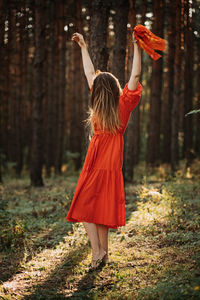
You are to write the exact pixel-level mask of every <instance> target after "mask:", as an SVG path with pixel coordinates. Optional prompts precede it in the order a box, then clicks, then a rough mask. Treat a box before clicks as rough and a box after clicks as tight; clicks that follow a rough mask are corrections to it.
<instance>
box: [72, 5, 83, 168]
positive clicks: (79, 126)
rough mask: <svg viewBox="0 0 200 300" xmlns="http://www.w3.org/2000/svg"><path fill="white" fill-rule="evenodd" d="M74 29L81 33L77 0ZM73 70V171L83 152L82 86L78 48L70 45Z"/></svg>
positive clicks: (74, 44)
mask: <svg viewBox="0 0 200 300" xmlns="http://www.w3.org/2000/svg"><path fill="white" fill-rule="evenodd" d="M74 10H75V15H76V18H75V28H76V31H78V32H80V33H82V15H81V11H82V7H81V1H80V0H78V1H76V3H75V7H74ZM71 59H72V61H73V70H72V74H71V76H72V87H71V93H72V97H71V115H70V117H71V118H70V136H69V147H70V151H71V152H72V153H74V154H75V156H74V165H75V170H79V169H80V167H81V164H82V150H83V138H84V127H83V123H82V121H83V96H82V94H83V89H82V87H83V85H82V79H83V76H82V72H83V67H82V58H81V50H80V47H79V46H78V45H77V44H76V43H73V45H72V57H71Z"/></svg>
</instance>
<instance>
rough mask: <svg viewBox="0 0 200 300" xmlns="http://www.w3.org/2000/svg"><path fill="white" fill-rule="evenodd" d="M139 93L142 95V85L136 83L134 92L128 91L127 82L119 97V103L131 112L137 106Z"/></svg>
mask: <svg viewBox="0 0 200 300" xmlns="http://www.w3.org/2000/svg"><path fill="white" fill-rule="evenodd" d="M141 93H142V85H141V83H140V82H138V86H137V88H136V89H135V90H129V88H128V82H127V83H126V85H125V87H124V89H123V93H122V95H121V101H122V102H123V103H124V105H125V107H126V109H127V110H128V111H130V112H131V111H132V110H134V108H135V107H136V106H137V105H138V103H139V101H140V97H141Z"/></svg>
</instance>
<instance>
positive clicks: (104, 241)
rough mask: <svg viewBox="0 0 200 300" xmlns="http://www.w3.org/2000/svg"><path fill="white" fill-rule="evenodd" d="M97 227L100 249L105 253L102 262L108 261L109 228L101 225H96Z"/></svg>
mask: <svg viewBox="0 0 200 300" xmlns="http://www.w3.org/2000/svg"><path fill="white" fill-rule="evenodd" d="M96 225H97V232H98V236H99V241H100V245H101V247H102V248H103V249H104V250H105V251H106V255H105V256H104V258H103V261H104V262H107V261H108V231H109V228H108V227H107V226H105V225H102V224H96Z"/></svg>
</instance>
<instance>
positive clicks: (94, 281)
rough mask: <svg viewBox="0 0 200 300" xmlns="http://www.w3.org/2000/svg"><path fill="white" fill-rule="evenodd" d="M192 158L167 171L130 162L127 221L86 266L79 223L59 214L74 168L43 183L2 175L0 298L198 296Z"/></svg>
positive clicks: (198, 217)
mask: <svg viewBox="0 0 200 300" xmlns="http://www.w3.org/2000/svg"><path fill="white" fill-rule="evenodd" d="M198 164H199V163H198V162H195V163H194V165H192V166H191V167H190V170H188V169H187V168H184V163H183V165H182V168H181V169H180V170H179V171H177V172H176V174H175V175H174V176H173V177H172V176H171V175H170V172H169V171H168V169H166V168H167V167H166V166H160V167H159V168H157V169H156V171H155V174H153V170H146V169H145V167H144V165H140V166H138V169H137V170H136V174H138V177H136V182H137V184H136V183H134V184H129V185H127V186H126V213H127V224H126V226H123V227H120V228H119V229H118V230H110V234H109V259H110V261H109V263H108V264H107V265H105V266H104V267H103V268H101V269H100V270H97V271H95V272H93V273H88V268H89V265H90V260H91V251H90V245H89V243H88V238H87V235H86V234H85V230H84V227H83V225H82V224H81V223H75V224H72V223H68V222H66V220H65V216H66V212H67V211H68V208H69V205H70V202H71V199H72V196H73V191H74V189H75V186H76V180H77V178H78V176H75V175H73V176H69V177H68V176H60V177H55V178H52V179H45V186H44V187H43V188H32V187H29V184H28V180H27V178H23V179H18V180H16V179H10V180H7V181H6V183H5V185H3V186H1V187H0V192H1V197H2V202H1V207H0V214H1V217H2V219H1V220H3V222H0V233H1V253H0V260H1V261H0V274H1V275H0V276H1V285H0V293H1V295H2V297H3V299H9V300H10V299H66V298H69V297H70V298H71V299H167V300H168V299H174V300H177V299H187V298H188V297H190V298H191V299H198V297H199V296H200V289H199V287H200V280H199V268H200V264H199V261H200V213H199V212H200V201H199V199H200V177H199V174H198V172H197V167H196V166H197V165H198ZM142 170H143V172H142ZM188 172H189V173H188ZM142 173H143V176H142ZM188 174H189V175H188ZM2 242H3V243H2Z"/></svg>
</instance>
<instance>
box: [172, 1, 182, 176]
mask: <svg viewBox="0 0 200 300" xmlns="http://www.w3.org/2000/svg"><path fill="white" fill-rule="evenodd" d="M175 5H176V6H175V11H176V22H175V26H176V30H175V33H176V39H175V45H176V49H175V64H174V88H173V101H172V112H171V167H172V170H173V171H175V170H176V167H177V165H178V160H179V143H178V132H179V118H180V113H179V102H180V94H181V84H182V81H181V66H182V58H183V50H182V48H183V43H182V41H181V34H182V33H183V28H182V24H183V0H176V2H175Z"/></svg>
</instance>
